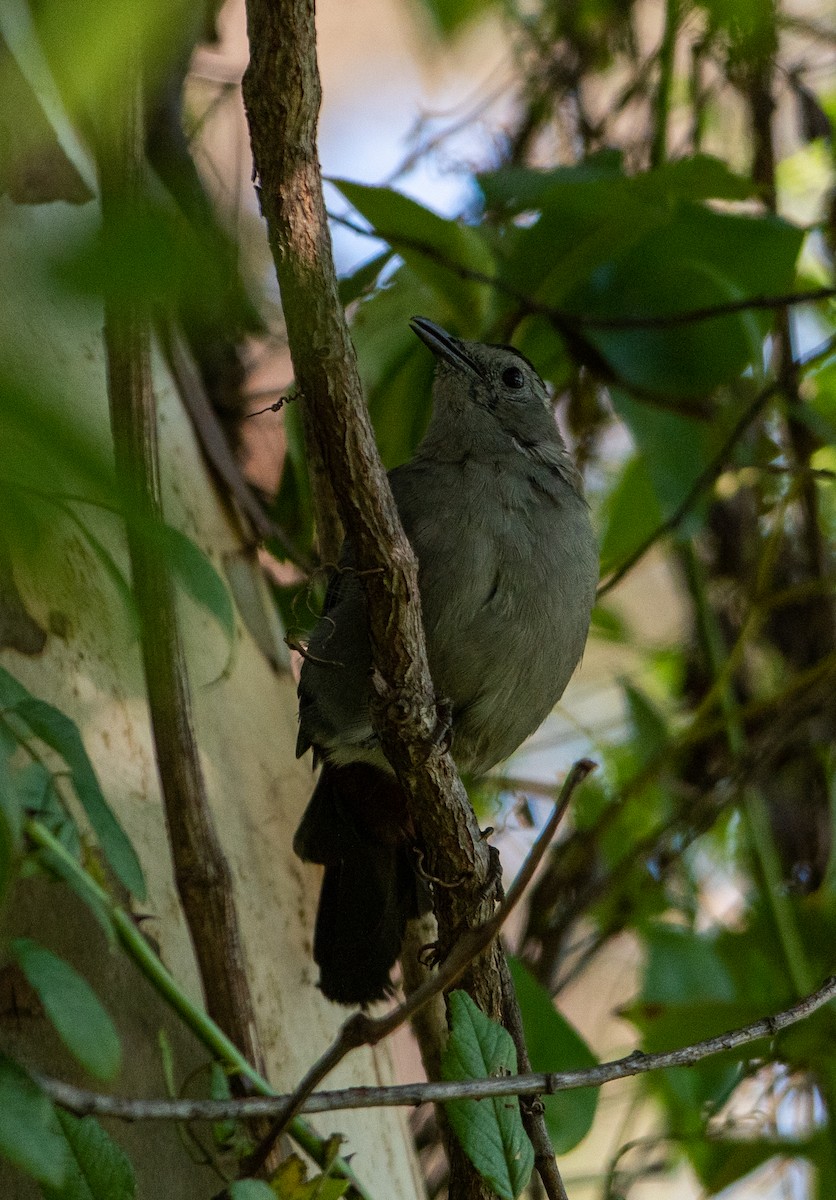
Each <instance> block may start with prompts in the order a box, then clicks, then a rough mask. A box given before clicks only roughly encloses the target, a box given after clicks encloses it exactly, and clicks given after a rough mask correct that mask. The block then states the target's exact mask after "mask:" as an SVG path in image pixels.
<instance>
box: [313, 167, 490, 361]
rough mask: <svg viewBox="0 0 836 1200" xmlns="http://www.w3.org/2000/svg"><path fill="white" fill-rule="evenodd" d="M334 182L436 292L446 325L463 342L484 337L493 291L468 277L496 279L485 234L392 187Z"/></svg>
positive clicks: (380, 234) (344, 181) (336, 180)
mask: <svg viewBox="0 0 836 1200" xmlns="http://www.w3.org/2000/svg"><path fill="white" fill-rule="evenodd" d="M331 182H332V183H333V184H334V186H335V187H337V188H339V190H340V191H341V192H342V194H343V195H344V196H345V198H346V199H347V200H348V202H349V203H350V204H353V205H354V207H355V208H356V209H357V211H358V212H359V213H361V214H362V215H363V216H364V217H365V218H366V220H367V221H368V222H369V224H370V225H372V226H373V228H374V230H375V233H376V234H378V236H379V237H381V238H382V239H383V240H384V241H386V242H388V243H389V244H390V245H391V246H392V249H393V250H395V251H396V252H397V253H398V254H399V255H400V257H401V258H402V259H403V260H404V262H405V263H406V264H407V265H408V266H409V267H411V269H412V270H413V271H414V272H415V273H416V275H418V276H419V277H420V278H421V279H422V280H423V281H424V282H425V283H426V284H428V285H429V286H430V287H431V288H432V289H433V291H434V292H435V294H436V298H437V301H438V303H439V305H440V306H441V307H442V309H443V310H444V312H445V313H446V315H445V316H443V317H442V318H441V319H442V324H444V323H445V322H448V323H450V324H451V325H454V326H455V331H456V332H457V333H460V334H461V335H462V336H463V337H469V336H470V337H476V336H478V335H479V333H480V332H481V329H482V328H483V326H484V324H485V321H486V318H487V314H488V310H489V308H490V305H491V303H492V299H493V298H492V294H491V293H492V289H491V288H490V286H489V285H487V284H485V283H481V282H478V281H477V280H474V279H470V278H467V273H468V272H474V273H476V274H478V275H485V276H487V277H488V278H493V277H494V275H495V265H496V264H495V262H494V256H493V254H492V252H491V250H490V247H489V246H488V243H487V242H486V240H485V238H484V237H483V235H482V234H481V233H480V232H479V230H478V229H474V228H473V227H472V226H470V225H465V224H464V223H463V222H461V221H450V220H446V219H445V218H444V217H440V216H439V215H438V214H437V213H434V212H431V211H430V209H428V208H424V207H423V205H421V204H419V203H418V202H417V201H416V200H411V199H410V198H409V196H404V195H402V193H400V192H395V191H392V189H391V188H382V187H366V186H365V185H364V184H359V183H350V182H349V181H348V180H344V179H334V180H331ZM412 315H418V314H412Z"/></svg>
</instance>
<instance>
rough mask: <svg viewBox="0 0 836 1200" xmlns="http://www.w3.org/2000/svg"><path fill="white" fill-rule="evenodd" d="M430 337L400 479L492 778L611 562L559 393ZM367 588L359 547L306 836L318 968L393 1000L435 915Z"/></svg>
mask: <svg viewBox="0 0 836 1200" xmlns="http://www.w3.org/2000/svg"><path fill="white" fill-rule="evenodd" d="M411 326H412V329H413V330H414V332H415V333H416V334H417V335H418V337H419V338H420V339H421V341H423V342H424V343H425V345H427V346H428V347H429V348H430V350H432V352H433V354H435V356H436V358H437V360H438V361H437V366H436V372H435V382H434V385H433V412H432V417H431V419H430V424H429V427H428V429H427V433H426V436H425V437H424V439H423V441H422V442H421V444H420V446H419V447H418V450H417V452H416V454H415V457H414V458H413V459H412V461H411V462H408V463H406V464H405V465H404V466H402V467H396V468H395V470H393V471H391V472H390V475H389V480H390V483H391V485H392V492H393V493H394V497H395V502H396V504H397V506H398V511H399V513H400V517H401V521H402V522H403V527H404V531H405V532H406V535H407V537H408V538H409V540H410V542H411V544H412V547H413V549H414V550H415V553H416V556H417V558H418V566H419V587H420V592H421V606H422V610H423V617H424V628H425V630H426V635H427V652H428V656H429V664H430V673H431V675H432V679H433V683H434V685H435V689H436V693H437V695H438V696H439V697H441V698H444V699H445V700H447V701H448V702H449V705H450V709H451V712H452V753H453V757H454V758H455V760H456V764H457V766H458V767H459V769H460V770H462V771H466V772H470V773H473V774H477V775H478V774H481V773H483V772H485V771H487V770H488V769H489V768H490V767H492V766H493V765H494V764H495V763H497V762H499V761H500V760H501V759H504V758H507V757H508V755H509V754H511V753H512V752H513V751H514V750H516V748H517V747H518V746H519V745H520V743H521V742H522V741H523V739H524V738H526V737H527V736H528V734H530V733H532V732H533V730H535V729H536V728H537V726H538V725H539V724H540V723H541V721H543V719H544V718H545V717H546V715H547V713H548V712H549V711H550V710H551V708H552V707H553V706H554V704H555V703H556V702H557V700H558V699H559V698H560V696H561V695H562V693H563V689H564V688H565V687H566V684H567V682H568V680H569V676H570V675H571V674H572V671H573V670H574V668H575V666H576V664H577V662H578V660H579V659H580V657H581V653H582V652H583V647H584V643H585V641H586V635H587V630H588V627H589V614H590V610H591V608H592V603H593V599H594V596H595V585H596V582H597V579H598V554H597V549H596V544H595V538H594V536H593V533H592V527H591V525H590V520H589V512H588V509H587V505H586V502H585V500H584V499H583V496H582V494H581V483H580V477H579V475H578V472H577V471H576V469H575V466H574V464H573V463H572V461H571V459H570V457H569V454H568V452H567V450H566V447H565V445H564V444H563V441H562V439H561V437H560V434H559V432H558V430H557V426H556V424H555V421H554V416H553V413H552V409H551V406H550V403H549V398H548V396H547V394H546V388H545V385H544V384H543V381H542V380H541V379H540V377H539V376H538V374H537V372H536V371H535V370H534V367H533V366H532V365H531V363H530V362H529V361H528V359H527V358H525V357H524V356H523V355H522V354H520V353H519V351H518V350H515V349H514V348H513V347H511V346H493V345H483V344H481V343H479V342H464V341H459V339H458V338H455V337H452V336H451V335H450V334H449V333H446V332H445V331H444V330H443V329H441V328H440V327H439V326H438V325H435V324H434V323H433V322H432V321H428V320H427V319H426V318H425V317H416V318H415V319H414V320H413V321H412V322H411ZM370 670H371V649H370V645H369V635H368V626H367V618H366V612H365V607H364V600H363V592H362V590H361V585H360V582H359V580H358V578H357V576H356V574H355V573H354V572H353V570H352V558H351V549H350V547H349V546H346V547H344V549H343V554H342V558H341V561H340V564H339V567H338V569H337V570H336V571H335V572H334V574H333V575H332V577H331V579H330V582H329V586H328V591H327V595H326V599H325V609H324V612H323V615H322V618H321V619H320V621H319V623H318V624H317V626H316V628H315V629H314V631H313V633H312V635H311V639H310V642H309V644H308V649H307V654H306V657H305V661H304V664H303V666H302V675H301V681H300V684H299V740H298V743H297V754H303V753H304V752H305V750H307V749H308V747H310V746H312V747H313V748H314V758H315V761H320V760H322V762H323V767H322V773H321V774H320V777H319V781H318V783H317V785H316V788H315V790H314V793H313V796H312V798H311V801H310V803H309V805H308V808H307V810H306V812H305V815H304V817H303V818H302V822H301V824H300V826H299V829H298V831H297V833H296V838H295V840H294V848H295V850H296V852H297V854H299V856H300V857H301V858H303V859H305V860H307V861H310V862H317V863H322V864H324V866H325V876H324V879H323V883H322V893H321V896H320V901H319V912H318V914H317V922H316V933H315V938H314V958H315V960H316V962H317V963H318V965H319V968H320V987H321V988H322V991H323V992H324V994H325V995H326V996H327V997H329V998H330V999H332V1000H336V1001H339V1002H341V1003H343V1004H366V1003H369V1002H370V1001H372V1000H376V999H380V998H382V997H383V996H384V995H385V994H386V992H387V990H388V987H389V972H390V969H391V967H392V965H393V964H394V962H395V960H396V959H397V957H398V954H399V952H400V949H401V944H402V941H403V935H404V930H405V926H406V921H407V920H408V918H409V917H411V916H416V915H417V914H418V913H419V912H420V911H421V909H422V908H424V907H425V906H426V899H425V896H426V893H425V891H424V888H423V885H422V883H421V882H420V880H419V879H418V878H417V876H416V872H415V867H414V859H413V853H412V831H411V828H410V823H409V818H408V812H407V805H406V803H405V800H404V797H403V794H402V792H401V790H400V787H399V785H398V783H397V781H396V779H395V777H394V775H393V773H392V770H391V768H390V767H389V765H388V763H387V762H386V759H385V758H384V757H383V753H382V751H381V750H380V747H379V745H378V742H377V738H376V737H375V734H374V730H373V729H372V725H371V720H370V716H369V700H370Z"/></svg>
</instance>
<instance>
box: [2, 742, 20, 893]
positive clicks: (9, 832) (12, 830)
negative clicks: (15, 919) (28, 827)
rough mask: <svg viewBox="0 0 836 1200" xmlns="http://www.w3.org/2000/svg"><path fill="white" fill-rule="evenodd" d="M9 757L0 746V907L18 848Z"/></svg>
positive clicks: (14, 788) (16, 803)
mask: <svg viewBox="0 0 836 1200" xmlns="http://www.w3.org/2000/svg"><path fill="white" fill-rule="evenodd" d="M19 774H20V772H16V771H14V769H13V768H12V766H11V764H10V762H9V757H8V755H7V753H6V752H5V751H4V748H3V747H2V746H0V909H2V905H3V900H4V899H5V896H6V893H7V892H8V890H9V887H10V885H11V882H12V877H13V874H14V868H15V860H16V858H17V855H18V851H19V848H20V833H21V825H22V806H21V803H20V794H19V788H18V781H17V777H18V776H19Z"/></svg>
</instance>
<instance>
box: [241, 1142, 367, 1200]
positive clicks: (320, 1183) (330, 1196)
mask: <svg viewBox="0 0 836 1200" xmlns="http://www.w3.org/2000/svg"><path fill="white" fill-rule="evenodd" d="M340 1141H341V1139H340V1138H337V1139H336V1147H335V1149H334V1154H335V1155H336V1153H337V1151H338V1150H339V1143H340ZM270 1183H271V1187H272V1189H273V1190H272V1195H273V1197H274V1200H275V1197H278V1200H339V1198H340V1196H343V1195H345V1193H346V1192H347V1190H348V1180H347V1179H334V1178H332V1177H330V1176H325V1175H315V1176H314V1177H313V1178H312V1179H309V1178H308V1170H307V1167H306V1166H305V1164H304V1163H303V1162H302V1159H301V1158H299V1156H298V1155H297V1154H291V1155H289V1156H288V1157H287V1158H286V1159H285V1160H284V1161H283V1162H281V1163H279V1166H278V1168H277V1169H276V1172H275V1174H274V1175H273V1178H272V1179H271V1181H270ZM253 1200H257V1198H256V1197H255V1196H253ZM265 1200H266V1198H265Z"/></svg>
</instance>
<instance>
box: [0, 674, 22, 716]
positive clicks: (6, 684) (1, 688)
mask: <svg viewBox="0 0 836 1200" xmlns="http://www.w3.org/2000/svg"><path fill="white" fill-rule="evenodd" d="M28 696H29V692H27V690H26V688H25V687H24V686H23V684H22V683H18V681H17V680H16V679H15V677H14V675H10V674H9V672H8V671H7V670H6V668H5V667H0V708H15V707H16V706H17V705H18V704H19V703H20V701H21V700H26V699H27V698H28Z"/></svg>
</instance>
